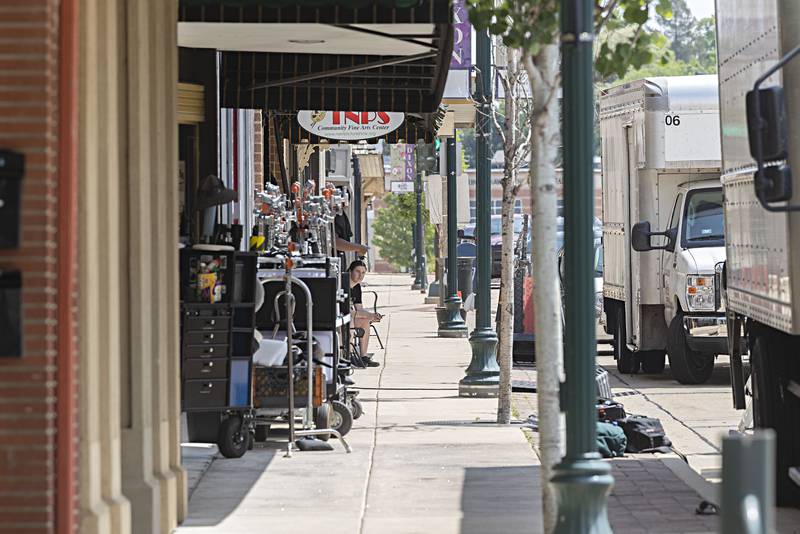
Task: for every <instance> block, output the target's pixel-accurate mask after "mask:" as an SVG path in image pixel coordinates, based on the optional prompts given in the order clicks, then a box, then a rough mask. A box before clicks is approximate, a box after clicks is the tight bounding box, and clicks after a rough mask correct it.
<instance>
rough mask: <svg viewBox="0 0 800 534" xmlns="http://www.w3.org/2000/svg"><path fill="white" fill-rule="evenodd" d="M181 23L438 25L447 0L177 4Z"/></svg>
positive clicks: (183, 0)
mask: <svg viewBox="0 0 800 534" xmlns="http://www.w3.org/2000/svg"><path fill="white" fill-rule="evenodd" d="M179 9H180V11H179V19H178V20H179V21H182V22H261V23H287V24H292V23H294V24H297V23H319V24H422V23H431V24H440V23H445V24H447V23H450V22H451V21H452V11H451V7H450V0H179Z"/></svg>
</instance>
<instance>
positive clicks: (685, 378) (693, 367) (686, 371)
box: [667, 314, 714, 384]
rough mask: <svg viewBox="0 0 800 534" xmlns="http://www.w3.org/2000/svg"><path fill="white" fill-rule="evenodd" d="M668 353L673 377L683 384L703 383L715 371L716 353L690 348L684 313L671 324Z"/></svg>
mask: <svg viewBox="0 0 800 534" xmlns="http://www.w3.org/2000/svg"><path fill="white" fill-rule="evenodd" d="M667 354H668V355H669V368H670V370H671V371H672V377H673V378H674V379H675V380H677V381H678V382H680V383H681V384H703V383H705V382H707V381H708V379H709V378H711V373H712V372H713V371H714V355H713V354H703V353H701V352H697V351H694V350H692V349H691V348H689V345H688V344H687V343H686V331H685V330H684V329H683V315H681V314H677V315H675V317H673V318H672V322H671V323H670V324H669V335H668V336H667Z"/></svg>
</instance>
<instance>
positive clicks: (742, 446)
mask: <svg viewBox="0 0 800 534" xmlns="http://www.w3.org/2000/svg"><path fill="white" fill-rule="evenodd" d="M721 504H722V530H721V531H720V532H742V533H746V534H767V533H772V532H775V431H773V430H772V429H769V428H767V429H763V430H759V431H757V432H756V433H755V434H754V435H752V436H742V435H731V436H726V437H724V438H723V439H722V503H721Z"/></svg>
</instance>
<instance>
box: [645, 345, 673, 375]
mask: <svg viewBox="0 0 800 534" xmlns="http://www.w3.org/2000/svg"><path fill="white" fill-rule="evenodd" d="M666 356H667V354H666V352H664V351H663V350H649V351H647V352H643V353H640V356H639V359H640V360H641V361H642V371H644V372H645V373H647V374H649V375H660V374H662V373H663V372H664V366H665V365H666V363H667V362H666Z"/></svg>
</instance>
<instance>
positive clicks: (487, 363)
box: [458, 328, 500, 397]
mask: <svg viewBox="0 0 800 534" xmlns="http://www.w3.org/2000/svg"><path fill="white" fill-rule="evenodd" d="M469 344H470V345H471V346H472V360H470V362H469V367H467V372H466V376H465V377H464V378H462V379H461V381H460V382H459V383H458V394H459V396H461V397H496V396H497V395H498V393H499V391H500V367H498V365H497V334H495V332H494V330H492V329H491V328H480V329H477V328H476V329H475V330H473V331H472V335H471V336H470V337H469Z"/></svg>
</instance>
